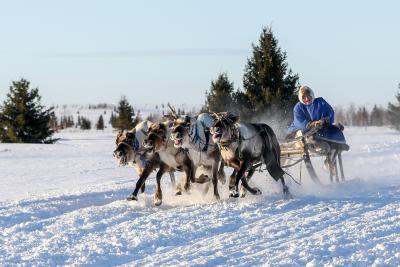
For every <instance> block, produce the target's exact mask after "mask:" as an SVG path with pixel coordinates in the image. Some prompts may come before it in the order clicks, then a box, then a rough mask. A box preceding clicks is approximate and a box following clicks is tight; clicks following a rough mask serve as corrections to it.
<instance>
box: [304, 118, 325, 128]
mask: <svg viewBox="0 0 400 267" xmlns="http://www.w3.org/2000/svg"><path fill="white" fill-rule="evenodd" d="M324 125H326V120H325V119H321V120H318V121H310V122H309V123H308V124H307V129H313V128H322V127H323V126H324Z"/></svg>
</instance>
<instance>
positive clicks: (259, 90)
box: [236, 28, 299, 119]
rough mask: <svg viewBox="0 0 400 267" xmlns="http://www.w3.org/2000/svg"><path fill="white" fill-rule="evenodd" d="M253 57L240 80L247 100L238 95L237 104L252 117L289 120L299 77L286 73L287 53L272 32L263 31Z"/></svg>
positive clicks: (268, 30)
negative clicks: (266, 115)
mask: <svg viewBox="0 0 400 267" xmlns="http://www.w3.org/2000/svg"><path fill="white" fill-rule="evenodd" d="M252 47H253V55H252V57H251V58H250V59H248V60H247V65H246V67H245V73H244V77H243V87H244V93H245V94H246V97H247V99H246V97H243V95H242V94H237V95H236V96H237V97H240V98H241V99H240V100H237V102H238V103H241V104H246V105H247V106H246V109H248V110H249V111H250V112H248V114H252V115H256V116H257V115H258V116H259V115H263V114H265V112H269V113H270V114H271V113H273V114H276V112H279V113H280V114H281V115H283V117H284V118H285V119H289V118H291V116H290V115H289V114H291V113H292V110H293V106H294V105H295V103H296V102H297V97H296V95H295V90H296V88H297V87H298V80H299V78H298V75H297V74H293V73H292V71H291V70H290V69H289V70H288V64H287V63H286V57H287V56H286V52H282V51H281V49H280V47H279V46H278V40H277V39H276V38H275V36H274V34H273V32H272V29H271V28H264V29H263V30H262V33H261V35H260V39H259V44H258V45H254V44H253V45H252Z"/></svg>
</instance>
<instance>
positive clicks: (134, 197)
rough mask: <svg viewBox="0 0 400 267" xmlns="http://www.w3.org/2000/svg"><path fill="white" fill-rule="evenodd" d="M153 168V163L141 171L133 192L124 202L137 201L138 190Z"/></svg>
mask: <svg viewBox="0 0 400 267" xmlns="http://www.w3.org/2000/svg"><path fill="white" fill-rule="evenodd" d="M154 166H155V163H154V162H149V164H148V166H147V167H146V168H145V169H144V170H143V172H142V174H141V175H140V177H139V180H138V181H137V182H136V187H135V190H134V191H133V192H132V194H130V195H129V196H128V197H127V198H126V200H128V201H130V200H137V194H138V192H139V189H140V188H142V186H143V185H144V183H145V181H146V179H147V177H149V175H150V173H151V172H152V171H153V170H154Z"/></svg>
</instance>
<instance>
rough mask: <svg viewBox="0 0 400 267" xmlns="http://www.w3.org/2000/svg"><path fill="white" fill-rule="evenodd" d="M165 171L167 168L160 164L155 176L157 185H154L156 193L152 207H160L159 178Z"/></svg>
mask: <svg viewBox="0 0 400 267" xmlns="http://www.w3.org/2000/svg"><path fill="white" fill-rule="evenodd" d="M167 169H168V166H167V165H165V164H163V163H162V164H161V166H160V169H159V170H158V172H157V175H156V181H157V184H156V193H155V194H154V205H156V206H160V205H161V203H162V191H161V177H162V176H163V174H164V173H165V172H166V171H167Z"/></svg>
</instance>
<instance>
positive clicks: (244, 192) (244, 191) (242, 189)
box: [240, 168, 256, 197]
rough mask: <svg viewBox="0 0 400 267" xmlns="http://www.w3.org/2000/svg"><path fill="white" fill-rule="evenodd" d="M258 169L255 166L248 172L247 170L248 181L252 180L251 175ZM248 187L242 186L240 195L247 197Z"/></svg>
mask: <svg viewBox="0 0 400 267" xmlns="http://www.w3.org/2000/svg"><path fill="white" fill-rule="evenodd" d="M255 171H256V169H255V168H251V169H250V170H249V171H248V172H247V182H248V181H250V179H251V177H252V176H253V174H254V172H255ZM246 192H247V191H246V188H244V186H243V185H242V186H241V187H240V197H245V196H246Z"/></svg>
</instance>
